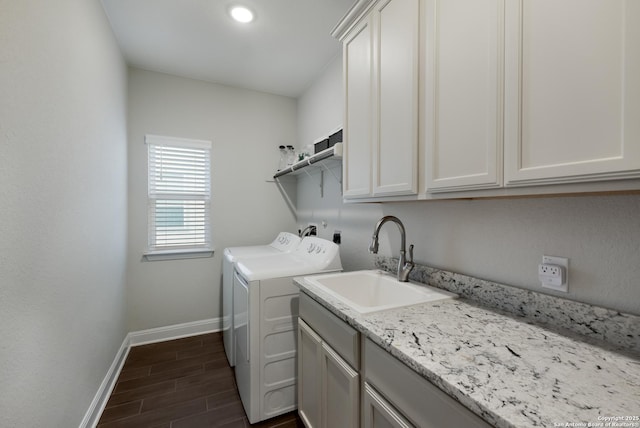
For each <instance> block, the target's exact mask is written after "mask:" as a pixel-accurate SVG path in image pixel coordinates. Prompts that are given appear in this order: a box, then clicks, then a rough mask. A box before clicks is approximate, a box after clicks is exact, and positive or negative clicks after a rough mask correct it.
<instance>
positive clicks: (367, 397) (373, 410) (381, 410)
mask: <svg viewBox="0 0 640 428" xmlns="http://www.w3.org/2000/svg"><path fill="white" fill-rule="evenodd" d="M362 405H363V407H364V409H363V414H364V428H411V427H412V426H413V425H411V424H410V423H409V422H408V421H407V420H406V419H405V418H404V417H403V416H401V415H400V414H399V413H398V412H397V411H396V410H395V409H394V408H393V406H391V404H389V403H388V402H387V401H386V400H385V399H384V398H382V397H381V396H380V395H379V394H378V393H377V392H376V391H375V390H374V389H373V388H372V387H371V385H369V384H368V383H366V382H365V383H364V397H363V401H362Z"/></svg>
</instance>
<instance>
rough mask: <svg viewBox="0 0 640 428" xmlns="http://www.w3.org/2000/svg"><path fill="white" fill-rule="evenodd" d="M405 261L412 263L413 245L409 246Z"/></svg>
mask: <svg viewBox="0 0 640 428" xmlns="http://www.w3.org/2000/svg"><path fill="white" fill-rule="evenodd" d="M407 261H408V262H409V263H413V244H411V245H409V259H408V260H407Z"/></svg>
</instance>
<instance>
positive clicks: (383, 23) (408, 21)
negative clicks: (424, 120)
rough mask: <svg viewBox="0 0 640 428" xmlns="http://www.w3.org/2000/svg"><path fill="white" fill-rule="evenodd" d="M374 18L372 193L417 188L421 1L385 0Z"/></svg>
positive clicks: (399, 192) (404, 192)
mask: <svg viewBox="0 0 640 428" xmlns="http://www.w3.org/2000/svg"><path fill="white" fill-rule="evenodd" d="M373 23H374V31H375V32H374V44H373V45H374V91H373V92H374V99H376V103H375V106H376V108H377V115H376V116H374V131H373V194H374V195H375V196H387V195H412V194H416V193H417V191H418V95H419V93H418V72H419V68H418V65H419V61H418V58H419V56H418V40H419V34H418V25H419V1H418V0H383V1H380V2H378V3H377V4H376V6H375V8H374V12H373Z"/></svg>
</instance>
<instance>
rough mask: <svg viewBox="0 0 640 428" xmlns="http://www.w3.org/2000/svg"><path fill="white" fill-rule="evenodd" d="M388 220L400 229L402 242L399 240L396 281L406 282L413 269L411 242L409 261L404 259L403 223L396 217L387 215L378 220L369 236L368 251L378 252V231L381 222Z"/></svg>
mask: <svg viewBox="0 0 640 428" xmlns="http://www.w3.org/2000/svg"><path fill="white" fill-rule="evenodd" d="M388 221H392V222H394V223H395V224H397V225H398V229H400V235H401V238H402V242H400V260H398V281H402V282H408V281H409V273H410V272H411V269H413V266H414V265H413V244H412V245H409V261H407V260H406V250H405V249H406V237H405V232H404V225H403V224H402V222H401V221H400V219H399V218H398V217H394V216H392V215H387V216H384V217H382V218H381V219H380V220H378V223H377V224H376V227H375V229H374V230H373V237H372V238H371V245H369V252H370V253H373V254H378V233H380V228H381V227H382V225H383V224H385V223H386V222H388Z"/></svg>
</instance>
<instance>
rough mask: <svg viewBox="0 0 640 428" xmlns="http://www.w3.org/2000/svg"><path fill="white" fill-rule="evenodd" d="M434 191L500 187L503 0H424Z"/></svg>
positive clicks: (429, 179) (427, 127) (429, 167)
mask: <svg viewBox="0 0 640 428" xmlns="http://www.w3.org/2000/svg"><path fill="white" fill-rule="evenodd" d="M424 5H425V9H426V10H425V24H424V27H425V28H424V34H425V48H424V50H423V54H424V55H425V62H424V64H425V71H424V76H425V97H424V100H425V101H424V113H425V114H424V122H423V123H424V139H425V143H426V150H425V153H424V156H425V159H424V165H425V168H424V173H425V174H426V185H427V191H428V192H445V191H452V190H461V189H465V190H470V189H480V188H494V187H499V186H501V185H502V136H503V132H502V130H503V120H502V119H503V96H502V88H503V85H502V81H503V69H504V56H503V51H504V0H425V1H424Z"/></svg>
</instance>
